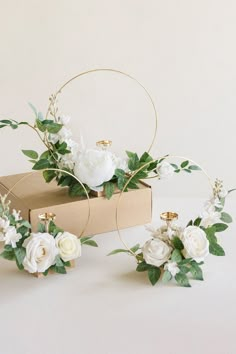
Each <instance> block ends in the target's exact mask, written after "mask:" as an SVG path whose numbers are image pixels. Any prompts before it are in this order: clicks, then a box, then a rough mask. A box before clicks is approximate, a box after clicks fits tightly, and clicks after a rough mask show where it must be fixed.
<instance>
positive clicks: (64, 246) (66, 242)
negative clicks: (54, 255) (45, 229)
mask: <svg viewBox="0 0 236 354" xmlns="http://www.w3.org/2000/svg"><path fill="white" fill-rule="evenodd" d="M55 241H56V246H57V247H58V249H59V254H60V257H61V258H62V259H63V261H65V262H67V261H71V260H73V259H76V258H78V257H80V256H81V242H80V239H79V238H77V237H76V236H75V235H73V234H70V233H69V232H63V233H59V234H58V235H57V236H56V238H55Z"/></svg>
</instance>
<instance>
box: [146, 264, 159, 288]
mask: <svg viewBox="0 0 236 354" xmlns="http://www.w3.org/2000/svg"><path fill="white" fill-rule="evenodd" d="M160 276H161V270H160V268H158V267H153V268H150V269H148V278H149V280H150V282H151V284H152V285H155V284H156V283H157V282H158V280H159V279H160Z"/></svg>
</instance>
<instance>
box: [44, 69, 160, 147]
mask: <svg viewBox="0 0 236 354" xmlns="http://www.w3.org/2000/svg"><path fill="white" fill-rule="evenodd" d="M96 72H113V73H117V74H120V75H123V76H126V77H128V78H129V79H131V80H133V81H135V82H136V83H137V84H138V85H139V86H140V87H141V88H142V89H143V90H144V92H145V93H146V95H147V96H148V98H149V101H150V103H151V105H152V108H153V112H154V118H155V128H154V134H153V137H152V141H151V144H150V146H149V148H148V149H147V152H150V151H151V149H152V147H153V145H154V142H155V140H156V135H157V123H158V117H157V110H156V106H155V103H154V100H153V99H152V97H151V95H150V93H149V92H148V90H147V89H146V88H145V87H144V86H143V84H141V82H139V81H138V80H137V79H135V78H134V77H133V76H131V75H129V74H127V73H125V72H123V71H121V70H116V69H110V68H100V69H91V70H87V71H83V72H81V73H79V74H77V75H76V76H74V77H72V78H71V79H69V80H68V81H67V82H65V83H64V84H63V85H62V86H61V87H60V88H59V90H58V91H56V93H55V94H54V95H52V96H51V101H50V104H49V107H48V110H47V114H46V119H47V117H48V115H49V113H50V111H51V108H52V106H53V103H54V102H55V101H56V99H57V96H58V95H59V93H62V91H63V89H64V88H65V87H66V86H67V85H69V84H70V83H71V82H72V81H74V80H76V79H78V78H79V77H81V76H85V75H88V74H92V73H96Z"/></svg>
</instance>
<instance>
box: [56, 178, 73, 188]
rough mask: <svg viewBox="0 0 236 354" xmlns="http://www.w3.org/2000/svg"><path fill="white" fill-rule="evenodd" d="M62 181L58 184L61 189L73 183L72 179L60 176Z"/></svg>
mask: <svg viewBox="0 0 236 354" xmlns="http://www.w3.org/2000/svg"><path fill="white" fill-rule="evenodd" d="M62 177H63V178H62V180H61V181H60V182H58V185H60V186H62V187H66V186H70V185H71V182H72V181H74V178H73V177H72V176H66V177H65V176H62Z"/></svg>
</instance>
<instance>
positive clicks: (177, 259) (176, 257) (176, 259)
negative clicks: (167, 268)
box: [171, 249, 183, 263]
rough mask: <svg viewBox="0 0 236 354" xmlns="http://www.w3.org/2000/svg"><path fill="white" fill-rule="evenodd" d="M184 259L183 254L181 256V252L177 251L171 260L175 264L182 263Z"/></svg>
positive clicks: (173, 253)
mask: <svg viewBox="0 0 236 354" xmlns="http://www.w3.org/2000/svg"><path fill="white" fill-rule="evenodd" d="M182 258H183V257H182V254H181V252H180V250H178V249H175V250H174V251H173V252H172V255H171V260H172V261H173V262H176V263H178V262H180V261H182Z"/></svg>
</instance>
